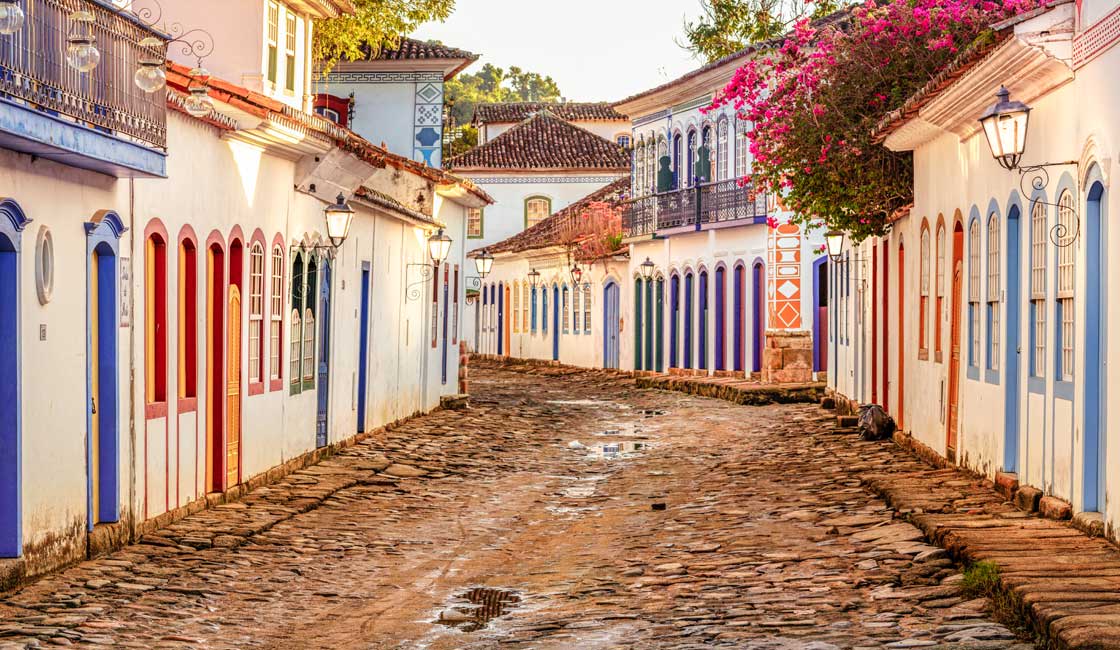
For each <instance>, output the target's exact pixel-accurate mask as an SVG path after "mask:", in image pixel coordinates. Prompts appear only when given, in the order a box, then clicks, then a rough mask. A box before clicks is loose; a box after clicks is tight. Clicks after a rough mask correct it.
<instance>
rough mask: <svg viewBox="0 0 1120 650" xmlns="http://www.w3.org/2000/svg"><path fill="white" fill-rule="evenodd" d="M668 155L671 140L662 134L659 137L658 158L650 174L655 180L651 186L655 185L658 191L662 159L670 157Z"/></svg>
mask: <svg viewBox="0 0 1120 650" xmlns="http://www.w3.org/2000/svg"><path fill="white" fill-rule="evenodd" d="M668 156H669V142H668V141H667V140H666V139H665V138H664V136H662V137H660V138H658V139H657V158H656V160H655V162H654V166H653V170H652V172H651V174H650V176H651V178H652V181H653V182H652V183H650V186H651V187H653V188H654V190H655V191H658V187H659V186H658V183H660V180H658V177H659V176H660V175H661V160H662V159H663V158H668Z"/></svg>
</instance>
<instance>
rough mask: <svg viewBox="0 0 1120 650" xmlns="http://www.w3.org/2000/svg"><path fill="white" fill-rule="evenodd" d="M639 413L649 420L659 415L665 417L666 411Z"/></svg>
mask: <svg viewBox="0 0 1120 650" xmlns="http://www.w3.org/2000/svg"><path fill="white" fill-rule="evenodd" d="M638 412H639V413H641V414H642V415H643V416H645V417H647V418H655V417H657V416H659V415H665V411H659V410H657V409H644V410H642V411H638Z"/></svg>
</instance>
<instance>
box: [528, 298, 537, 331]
mask: <svg viewBox="0 0 1120 650" xmlns="http://www.w3.org/2000/svg"><path fill="white" fill-rule="evenodd" d="M529 295H531V296H532V301H533V317H532V323H531V325H532V328H533V329H532V333H533V334H536V333H537V304H538V303H537V300H538V298H537V287H533V289H532V292H531V293H530V294H529Z"/></svg>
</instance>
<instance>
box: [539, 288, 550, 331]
mask: <svg viewBox="0 0 1120 650" xmlns="http://www.w3.org/2000/svg"><path fill="white" fill-rule="evenodd" d="M541 334H543V335H545V336H547V335H548V287H547V286H544V287H541Z"/></svg>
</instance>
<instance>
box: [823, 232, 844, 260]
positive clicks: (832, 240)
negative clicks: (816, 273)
mask: <svg viewBox="0 0 1120 650" xmlns="http://www.w3.org/2000/svg"><path fill="white" fill-rule="evenodd" d="M824 241H825V243H826V244H828V259H830V260H832V261H833V262H835V263H837V264H838V263H839V262H840V257H841V256H842V255H843V254H844V233H843V232H842V231H839V230H830V231H828V232H827V233H825V235H824Z"/></svg>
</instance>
